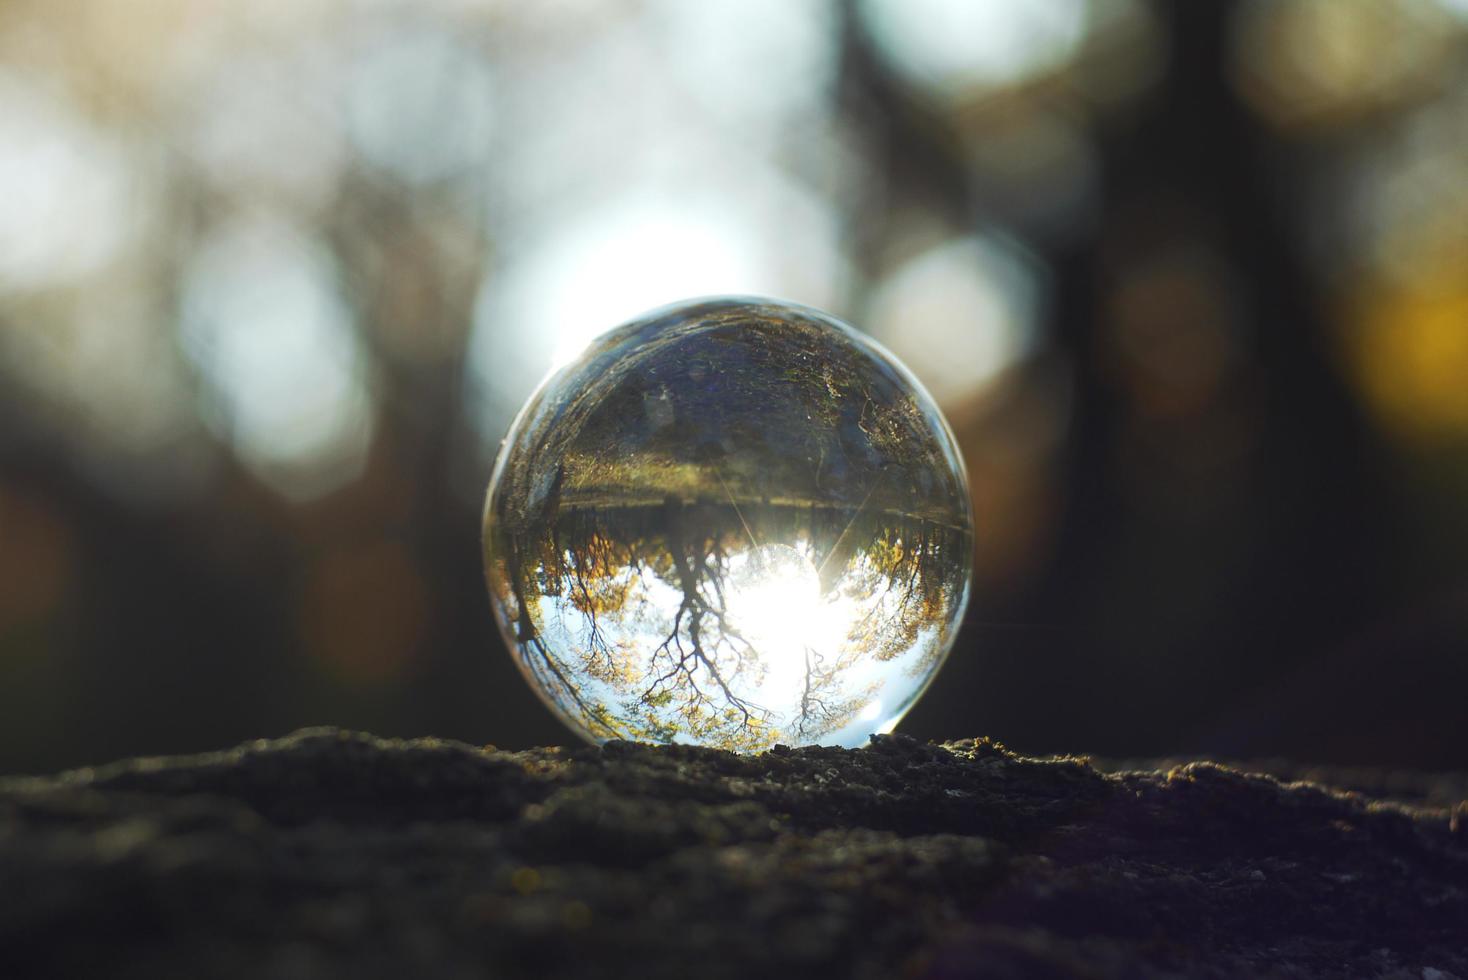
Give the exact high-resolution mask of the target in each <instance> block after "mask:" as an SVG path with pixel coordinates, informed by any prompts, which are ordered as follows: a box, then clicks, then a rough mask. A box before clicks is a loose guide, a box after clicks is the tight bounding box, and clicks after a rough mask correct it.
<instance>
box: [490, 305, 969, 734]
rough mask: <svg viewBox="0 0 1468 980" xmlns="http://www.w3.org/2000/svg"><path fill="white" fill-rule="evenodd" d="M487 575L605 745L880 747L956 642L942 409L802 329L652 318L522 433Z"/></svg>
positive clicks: (949, 440)
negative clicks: (871, 743) (873, 742)
mask: <svg viewBox="0 0 1468 980" xmlns="http://www.w3.org/2000/svg"><path fill="white" fill-rule="evenodd" d="M484 531H485V533H484V547H485V567H486V571H487V575H488V581H489V590H490V596H491V599H492V604H493V607H494V611H495V614H496V617H497V619H498V621H499V624H500V627H501V630H502V632H503V633H504V636H505V639H506V642H507V644H508V645H509V647H510V649H511V652H512V655H513V656H514V657H515V658H516V661H517V664H518V665H519V667H520V669H521V672H522V673H523V674H524V676H525V677H526V679H527V680H528V681H529V682H530V684H531V686H532V687H533V688H534V689H535V690H536V692H537V693H538V694H540V696H541V697H542V698H543V699H544V701H545V702H546V703H547V704H548V705H549V706H550V707H551V708H552V709H553V710H554V711H555V712H556V713H557V714H558V715H559V716H560V717H561V718H562V719H563V720H564V721H565V722H566V723H567V724H568V725H570V726H571V728H572V729H574V730H575V731H576V732H578V733H579V734H581V735H583V736H585V737H586V738H588V739H591V740H593V741H605V740H607V739H612V738H622V739H630V740H639V741H652V742H686V743H695V744H702V745H711V746H716V747H719V748H726V749H734V750H739V751H758V750H761V749H765V748H769V747H770V746H772V745H775V744H779V743H784V744H788V745H802V744H812V743H822V744H839V745H847V746H858V745H862V744H864V743H865V742H866V741H867V738H868V736H869V735H871V734H873V733H883V732H888V731H891V730H892V728H893V727H894V726H895V725H896V724H897V722H898V721H899V720H900V719H901V718H902V716H903V715H904V714H905V713H906V712H907V710H908V709H909V708H910V707H911V706H912V705H913V703H914V702H915V701H916V700H917V698H918V696H919V695H920V694H921V693H922V691H923V689H924V688H925V687H926V686H927V685H928V683H929V682H930V681H931V680H932V678H933V676H934V674H935V673H936V672H937V670H938V668H939V667H940V666H941V664H942V662H943V660H944V658H945V657H946V656H947V654H948V651H949V649H950V648H951V647H952V645H953V639H954V634H955V631H956V629H957V626H958V623H959V621H960V620H961V618H962V615H963V609H964V606H965V605H966V603H967V600H968V591H969V580H970V575H971V566H972V558H971V555H972V550H973V519H972V515H971V513H970V510H969V495H968V488H967V483H966V478H965V476H964V470H963V463H962V460H961V459H960V458H959V454H958V450H957V447H956V446H955V444H954V440H953V436H952V433H951V432H950V431H949V429H948V426H947V424H946V423H945V422H944V421H943V418H942V416H941V415H940V414H939V412H938V409H937V407H936V406H935V405H934V404H933V402H932V400H931V398H930V397H929V396H928V395H927V393H926V392H925V391H923V390H922V388H921V386H919V384H918V383H917V381H916V380H915V379H914V378H913V377H912V375H911V374H910V373H909V372H908V371H907V370H906V369H905V368H903V367H902V366H901V365H899V364H898V363H897V362H896V361H895V360H894V359H893V358H892V356H891V355H890V354H888V353H887V352H886V351H884V350H882V349H881V348H879V347H877V346H876V345H875V344H873V343H872V342H871V341H869V340H866V339H865V338H864V337H862V336H861V335H860V334H858V333H857V332H856V331H854V330H852V329H851V328H849V327H847V326H846V325H844V324H842V323H840V322H838V321H836V320H834V319H832V318H830V317H828V316H826V315H825V314H822V313H818V312H816V311H814V310H811V309H808V308H805V307H799V306H794V305H791V304H785V303H778V302H774V301H770V300H759V299H740V298H730V299H711V300H697V301H691V302H687V303H682V304H678V305H675V306H671V307H665V308H663V309H660V310H656V311H653V312H652V313H649V314H646V315H644V316H642V317H640V318H638V319H636V320H633V321H631V322H630V323H627V324H625V325H623V326H622V327H619V328H617V329H616V330H613V331H611V332H610V333H608V334H606V335H604V336H602V337H600V338H598V339H597V340H595V341H594V342H592V343H591V345H590V346H589V347H588V348H587V349H586V350H585V351H584V352H583V353H582V354H581V355H580V357H578V358H577V359H575V360H574V361H572V362H571V363H570V364H568V365H566V366H565V367H563V368H562V369H561V370H559V371H558V372H556V373H555V374H553V375H552V376H551V377H550V378H549V379H548V380H547V381H546V382H545V383H544V384H543V385H542V386H541V388H540V389H539V390H538V391H537V392H536V393H535V394H534V395H533V396H531V398H530V401H529V402H528V403H527V404H526V406H525V408H524V409H523V410H522V411H521V413H520V415H519V417H518V418H517V419H516V420H515V423H514V425H513V426H512V427H511V430H510V434H509V437H508V438H507V439H506V440H505V444H504V447H503V449H502V450H501V452H500V456H499V459H498V461H497V462H496V465H495V472H494V476H493V478H492V480H491V483H490V488H489V494H488V499H487V501H486V505H485V528H484Z"/></svg>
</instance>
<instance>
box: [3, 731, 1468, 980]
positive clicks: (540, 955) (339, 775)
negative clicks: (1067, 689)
mask: <svg viewBox="0 0 1468 980" xmlns="http://www.w3.org/2000/svg"><path fill="white" fill-rule="evenodd" d="M1130 765H1131V766H1132V767H1133V768H1129V769H1128V770H1126V771H1117V772H1106V771H1103V770H1102V769H1100V768H1097V767H1095V766H1093V765H1091V764H1089V763H1087V762H1084V761H1081V760H1074V759H1027V758H1021V757H1018V756H1015V755H1013V754H1011V753H1009V752H1008V751H1006V750H1005V749H1003V748H1002V747H1001V746H999V745H997V744H995V743H993V742H990V741H987V740H976V741H968V742H959V743H953V744H949V745H945V746H938V745H926V744H922V743H919V742H915V741H913V740H911V739H906V738H902V737H895V736H894V737H887V738H881V739H877V740H875V741H874V743H873V744H872V746H871V747H869V748H867V749H863V750H858V751H849V750H843V749H794V750H786V749H776V750H774V751H772V752H769V753H765V754H762V755H756V756H738V755H731V754H728V753H724V752H718V751H713V750H706V749H694V748H679V747H651V746H642V745H632V744H626V743H612V744H610V745H608V746H606V747H604V748H601V749H591V748H585V749H575V750H560V749H536V750H531V751H526V752H502V751H496V750H494V749H477V748H473V747H471V746H467V745H462V744H458V743H452V742H445V741H438V740H416V741H393V740H384V739H378V738H373V737H371V736H367V735H362V734H356V733H351V732H343V731H336V730H320V729H318V730H310V731H305V732H300V733H297V734H295V735H292V736H290V737H288V738H284V739H280V740H275V741H262V742H255V743H251V744H248V745H245V746H242V747H240V748H238V749H235V750H233V751H229V752H222V753H218V754H212V755H205V756H193V757H185V758H176V759H140V760H133V761H129V762H122V763H118V764H115V765H112V766H106V767H102V768H99V769H91V770H81V771H77V772H72V773H65V774H62V775H60V776H56V777H52V778H43V779H12V780H6V781H0V881H3V882H4V888H3V889H0V974H3V975H5V976H13V977H47V976H88V977H94V976H120V977H155V976H211V977H226V978H227V977H260V976H270V977H300V978H314V977H323V978H325V977H332V978H335V977H344V978H345V977H353V978H356V977H465V978H468V977H475V978H482V977H491V976H492V977H521V976H524V977H680V978H685V977H686V978H716V977H746V978H747V977H778V976H854V977H874V978H875V977H945V978H946V977H966V976H982V977H1028V976H1045V977H1051V976H1061V977H1070V976H1074V977H1176V976H1203V977H1239V976H1258V977H1309V976H1329V977H1340V976H1360V977H1399V978H1412V980H1442V978H1446V977H1454V976H1456V977H1460V978H1468V805H1465V804H1464V803H1462V802H1460V799H1459V798H1460V796H1461V794H1462V791H1463V789H1464V783H1463V781H1462V780H1460V779H1455V778H1453V777H1439V778H1437V779H1435V780H1429V779H1426V778H1418V777H1413V776H1411V775H1410V774H1400V773H1398V774H1382V773H1370V772H1354V773H1337V774H1334V776H1335V777H1337V778H1338V779H1339V781H1340V784H1341V785H1350V786H1354V787H1356V789H1355V790H1353V791H1346V790H1342V789H1334V788H1331V787H1330V786H1328V785H1324V784H1321V783H1316V782H1287V781H1283V779H1282V778H1281V777H1283V778H1284V779H1287V778H1291V777H1293V776H1297V775H1301V774H1302V773H1292V772H1291V771H1289V768H1288V767H1287V766H1276V767H1274V772H1275V775H1263V774H1258V773H1250V772H1245V771H1241V770H1238V769H1233V768H1228V767H1224V766H1219V765H1214V764H1210V763H1190V764H1183V765H1177V766H1172V767H1164V768H1159V769H1148V768H1141V765H1142V764H1138V763H1132V764H1130ZM1316 775H1319V774H1316ZM1328 775H1329V774H1328ZM1377 791H1380V792H1381V793H1382V794H1387V793H1389V794H1390V795H1389V796H1388V795H1376V794H1377Z"/></svg>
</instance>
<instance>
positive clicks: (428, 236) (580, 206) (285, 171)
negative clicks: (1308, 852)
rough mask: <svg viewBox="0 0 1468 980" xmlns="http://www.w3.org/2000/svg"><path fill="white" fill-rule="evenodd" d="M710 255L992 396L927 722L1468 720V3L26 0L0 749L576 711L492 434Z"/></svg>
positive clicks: (1, 380) (975, 452) (964, 438)
mask: <svg viewBox="0 0 1468 980" xmlns="http://www.w3.org/2000/svg"><path fill="white" fill-rule="evenodd" d="M245 7H248V8H249V9H248V10H246V9H244V8H245ZM722 292H752V293H761V294H767V295H776V296H781V297H783V298H787V299H791V300H795V301H798V302H804V303H808V304H810V305H814V306H818V307H821V308H824V309H828V310H830V311H831V312H833V313H835V314H837V315H839V316H842V317H844V318H846V319H848V320H850V321H851V322H852V323H854V324H855V325H857V326H858V327H861V328H863V329H866V330H868V331H870V332H871V333H872V334H873V335H874V336H876V337H877V338H878V339H880V340H881V341H882V342H883V343H885V344H887V345H888V346H889V347H891V348H892V349H893V350H894V351H896V352H897V354H898V355H899V356H900V357H902V358H903V359H904V360H905V361H907V362H908V363H909V365H910V366H911V367H912V368H913V369H914V371H915V372H916V373H917V374H918V375H919V377H920V378H922V379H923V380H924V382H925V383H926V384H928V385H929V387H930V388H931V390H932V391H933V393H934V395H935V397H936V398H937V399H938V400H939V402H940V404H942V406H943V408H944V411H945V412H946V413H947V414H948V417H949V419H950V421H951V422H952V423H953V426H954V428H955V430H956V431H957V433H958V435H959V438H960V442H961V444H962V446H963V449H964V452H965V454H966V456H967V460H968V465H969V471H970V480H971V483H972V487H973V493H974V502H975V510H976V515H977V521H978V539H979V540H978V554H977V561H978V564H977V577H976V582H975V592H974V601H973V603H972V606H971V608H970V612H969V616H968V621H967V623H966V625H965V628H964V631H963V633H962V635H961V637H960V639H959V642H958V646H957V647H956V648H955V650H954V652H953V655H952V656H951V658H950V659H949V662H948V665H947V666H946V667H945V668H944V670H943V672H942V673H941V674H940V676H939V678H938V680H937V682H936V683H935V685H934V686H933V688H932V689H931V691H930V692H929V694H928V695H927V697H926V699H925V700H924V701H923V702H922V703H921V704H920V705H919V706H918V707H917V708H916V709H914V711H913V712H912V713H911V715H909V717H908V719H907V720H906V721H905V722H904V724H903V725H902V727H901V729H900V730H901V731H903V732H906V733H908V734H911V735H915V736H918V737H922V738H958V737H967V736H974V735H981V734H982V735H992V736H994V737H996V738H999V739H1000V740H1002V741H1004V742H1006V743H1007V744H1009V745H1010V746H1011V747H1013V748H1015V749H1017V750H1020V751H1025V752H1057V751H1066V752H1094V753H1098V754H1107V755H1162V754H1183V753H1206V754H1210V755H1217V756H1224V757H1231V758H1259V757H1264V756H1290V757H1294V758H1297V759H1299V760H1302V761H1308V762H1329V763H1352V764H1357V763H1359V764H1388V765H1398V766H1415V767H1429V768H1445V767H1462V766H1465V765H1468V720H1465V719H1468V712H1465V711H1464V709H1463V704H1464V702H1465V699H1468V557H1465V556H1468V6H1465V5H1464V4H1463V3H1462V2H1461V0H1380V2H1376V3H1345V2H1336V0H1274V2H1264V0H1255V2H1239V3H1181V2H1179V3H1143V2H1121V0H1117V2H1102V0H1096V2H1086V0H1044V2H1040V0H1034V2H1026V3H1022V4H1021V3H1013V4H1008V3H1006V4H1000V3H965V2H960V0H921V2H898V0H865V2H853V3H840V2H834V0H833V2H822V0H810V2H801V3H794V2H784V0H771V2H761V3H713V2H709V3H703V2H698V3H693V2H687V3H678V2H674V0H664V2H651V0H648V2H631V0H613V2H608V3H600V4H592V3H584V2H571V0H564V2H560V3H544V4H540V3H537V4H524V5H518V4H504V3H493V2H486V3H470V2H454V0H439V2H434V3H423V4H415V5H410V4H407V3H348V2H326V0H321V2H312V3H297V2H277V3H267V4H250V5H236V4H228V3H224V2H218V3H199V4H179V3H173V2H169V0H140V2H138V3H135V4H127V5H122V4H114V3H108V2H80V0H78V2H67V3H54V2H51V0H0V771H5V772H21V771H25V772H32V771H44V770H48V769H52V768H57V767H62V766H70V765H77V764H83V763H93V762H102V761H106V760H109V759H111V758H114V757H118V756H122V755H127V754H135V753H161V752H181V751H192V750H201V749H207V748H215V747H221V746H224V745H227V744H231V743H234V742H237V741H240V740H243V739H247V738H252V737H257V736H264V735H275V734H280V733H283V732H286V731H288V730H290V729H293V728H296V727H299V726H303V725H314V724H335V725H342V726H347V727H353V728H364V729H370V730H372V731H374V732H376V733H379V734H384V735H419V734H435V735H442V736H448V737H453V738H459V739H465V740H467V741H470V742H475V743H485V742H492V743H495V744H497V745H500V746H504V747H517V746H524V745H529V744H532V743H554V742H558V741H562V740H564V739H566V738H567V737H568V736H567V734H566V733H565V732H564V731H562V730H561V729H560V728H559V726H558V725H557V723H556V722H554V721H553V719H552V718H551V717H550V715H549V714H548V713H547V712H546V711H545V710H544V709H543V708H542V707H541V706H540V705H539V703H538V702H537V701H536V700H535V698H534V696H533V695H532V694H531V692H530V690H529V689H528V688H527V687H526V686H525V684H524V683H523V682H522V681H521V680H520V678H519V676H518V675H517V673H516V672H515V669H514V667H513V664H512V663H511V661H510V659H509V657H508V656H507V655H506V653H505V650H504V648H503V645H502V644H501V641H500V640H499V638H498V637H497V636H496V634H495V630H494V624H493V621H492V618H491V615H490V611H489V606H488V602H487V599H486V596H485V592H484V586H483V581H482V574H481V571H480V551H479V519H480V507H481V501H482V494H483V490H484V486H485V483H486V482H487V480H488V474H489V469H490V466H491V464H492V461H493V456H494V452H495V447H496V445H497V442H498V440H499V438H500V436H501V435H502V434H503V431H504V429H505V428H506V427H507V425H508V422H509V419H510V417H511V415H512V413H513V412H514V410H515V409H516V408H517V407H518V405H519V404H520V403H521V401H523V399H524V398H525V397H526V395H528V393H529V391H530V390H531V388H532V387H533V385H534V383H535V381H536V379H537V378H539V377H540V376H542V375H543V374H544V373H545V372H546V371H547V370H548V369H549V368H550V367H551V366H552V365H553V364H555V363H557V362H558V361H563V360H564V359H565V358H566V357H567V356H569V354H570V353H573V352H574V351H575V349H576V346H577V344H579V343H584V342H585V340H587V339H589V337H590V336H592V335H594V334H595V333H596V332H597V331H598V330H600V329H604V328H607V327H610V326H613V325H615V324H616V323H617V322H618V321H620V320H621V319H623V318H626V317H628V316H631V315H633V314H635V313H638V312H640V311H641V310H642V309H644V308H647V307H651V306H655V305H660V304H662V303H665V302H669V301H672V300H675V299H679V298H682V297H685V296H689V295H699V294H709V293H722Z"/></svg>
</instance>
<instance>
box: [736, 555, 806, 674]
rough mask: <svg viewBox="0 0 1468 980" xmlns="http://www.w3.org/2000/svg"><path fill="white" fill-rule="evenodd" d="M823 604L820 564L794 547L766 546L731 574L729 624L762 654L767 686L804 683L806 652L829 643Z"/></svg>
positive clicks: (761, 659) (750, 556)
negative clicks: (826, 642) (826, 634)
mask: <svg viewBox="0 0 1468 980" xmlns="http://www.w3.org/2000/svg"><path fill="white" fill-rule="evenodd" d="M824 606H825V604H824V603H822V601H821V583H820V577H819V576H818V575H817V573H816V567H815V565H813V564H811V560H810V559H809V558H807V557H806V556H805V555H803V554H801V553H800V552H799V551H797V550H796V549H795V548H792V547H790V546H789V545H784V544H766V545H761V546H760V547H758V548H756V549H754V550H753V551H752V552H750V553H749V556H748V558H747V559H746V560H745V561H744V563H743V564H742V565H740V566H739V568H738V569H737V570H735V571H734V572H733V574H731V575H730V580H729V595H728V609H729V621H730V624H731V625H733V626H734V628H735V629H737V630H739V632H740V635H742V636H743V637H744V638H745V639H746V640H748V641H749V643H750V645H751V646H753V647H754V649H755V650H756V651H757V652H758V653H759V657H760V662H761V666H762V667H763V668H764V672H765V673H764V680H763V683H762V685H761V686H762V687H765V688H767V689H772V690H781V691H783V690H788V689H789V688H790V686H792V685H799V684H800V683H801V682H802V680H803V679H804V674H805V669H806V653H807V650H809V649H810V648H811V647H814V646H816V645H818V644H820V643H821V642H822V641H823V640H825V639H827V637H824V636H822V635H821V634H822V633H824V632H825V630H824V629H823V626H824V620H825V618H826V617H825V616H824V615H823V612H824Z"/></svg>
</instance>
